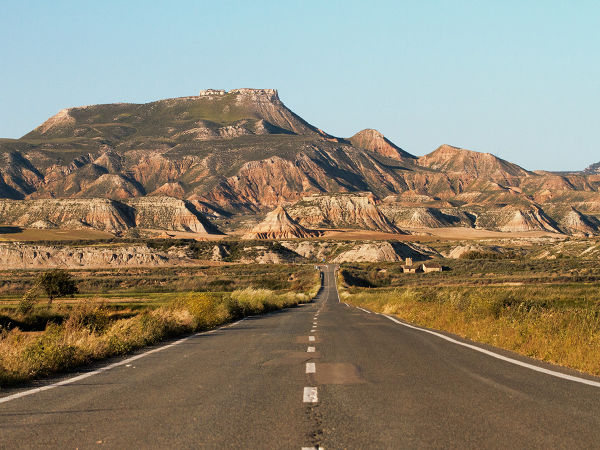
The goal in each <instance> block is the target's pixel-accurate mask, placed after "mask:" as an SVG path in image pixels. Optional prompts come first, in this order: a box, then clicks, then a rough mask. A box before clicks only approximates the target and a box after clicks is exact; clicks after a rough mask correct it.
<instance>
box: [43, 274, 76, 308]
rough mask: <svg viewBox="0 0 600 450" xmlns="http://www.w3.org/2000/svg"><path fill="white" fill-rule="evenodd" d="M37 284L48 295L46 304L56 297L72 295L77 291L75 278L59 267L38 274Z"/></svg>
mask: <svg viewBox="0 0 600 450" xmlns="http://www.w3.org/2000/svg"><path fill="white" fill-rule="evenodd" d="M36 282H37V284H38V285H39V286H40V287H41V288H42V289H43V290H44V292H45V293H46V296H47V297H48V306H50V305H51V304H52V300H54V299H55V298H58V297H66V296H68V295H70V296H73V295H74V294H76V293H77V292H78V289H77V285H76V284H75V280H74V279H73V277H72V276H71V274H70V273H69V272H67V271H66V270H61V269H54V270H50V271H49V272H44V273H41V274H39V275H38V277H37V280H36Z"/></svg>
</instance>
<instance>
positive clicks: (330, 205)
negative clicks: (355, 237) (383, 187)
mask: <svg viewBox="0 0 600 450" xmlns="http://www.w3.org/2000/svg"><path fill="white" fill-rule="evenodd" d="M289 212H290V214H291V215H292V217H294V219H295V220H296V221H298V223H300V224H301V225H303V226H307V227H312V228H317V227H330V228H357V229H363V230H375V231H385V232H388V233H402V231H401V230H399V229H398V228H397V227H396V226H395V225H394V224H392V223H391V222H390V221H389V220H388V218H387V217H386V216H385V215H383V214H382V213H381V211H380V210H379V208H378V207H377V204H376V201H375V197H374V196H373V194H371V193H354V194H333V195H322V194H314V195H311V196H306V197H304V198H303V199H302V201H300V202H298V203H296V204H294V205H292V206H291V207H290V208H289Z"/></svg>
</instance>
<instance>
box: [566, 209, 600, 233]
mask: <svg viewBox="0 0 600 450" xmlns="http://www.w3.org/2000/svg"><path fill="white" fill-rule="evenodd" d="M560 225H561V227H562V228H564V229H565V231H567V232H568V233H570V234H574V235H578V236H594V235H597V234H598V233H599V231H600V221H599V220H598V219H597V218H595V217H593V216H587V215H585V214H582V213H580V212H579V211H577V210H576V209H575V208H571V210H570V211H569V212H568V213H567V214H566V215H565V216H564V217H563V218H562V219H561V221H560Z"/></svg>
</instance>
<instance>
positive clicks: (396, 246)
mask: <svg viewBox="0 0 600 450" xmlns="http://www.w3.org/2000/svg"><path fill="white" fill-rule="evenodd" d="M433 254H436V252H434V251H433V250H431V249H428V248H427V247H425V246H419V245H416V244H408V243H401V242H394V243H390V242H385V241H383V242H367V243H362V244H357V245H355V246H353V247H352V248H350V249H349V250H346V251H344V252H342V253H340V254H339V255H338V256H336V257H335V258H334V259H333V262H334V263H344V262H397V261H403V260H404V259H405V258H413V259H415V260H424V259H428V258H429V257H430V255H433Z"/></svg>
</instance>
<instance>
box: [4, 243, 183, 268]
mask: <svg viewBox="0 0 600 450" xmlns="http://www.w3.org/2000/svg"><path fill="white" fill-rule="evenodd" d="M188 262H190V260H189V258H187V257H186V256H185V252H184V253H183V254H182V253H181V252H180V251H178V250H176V249H174V250H173V251H170V252H169V251H167V252H162V251H156V250H153V249H150V248H148V247H146V246H145V245H127V246H110V247H106V246H104V247H101V246H98V247H96V246H85V247H77V246H73V247H71V246H60V247H58V246H48V245H30V244H18V243H14V244H12V243H11V244H6V243H0V266H1V267H3V268H6V269H28V268H36V267H39V268H50V267H63V268H77V267H90V268H93V267H135V266H162V265H169V264H182V263H188Z"/></svg>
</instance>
